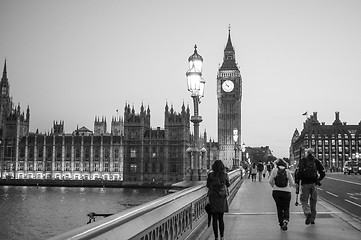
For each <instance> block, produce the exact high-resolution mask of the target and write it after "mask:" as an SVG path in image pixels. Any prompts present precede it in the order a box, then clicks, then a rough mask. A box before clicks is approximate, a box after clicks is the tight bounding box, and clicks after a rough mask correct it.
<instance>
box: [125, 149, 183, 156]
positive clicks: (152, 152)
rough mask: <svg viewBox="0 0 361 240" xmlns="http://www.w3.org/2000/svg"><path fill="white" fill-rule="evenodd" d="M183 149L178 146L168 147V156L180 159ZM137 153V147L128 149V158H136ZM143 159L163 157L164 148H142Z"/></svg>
mask: <svg viewBox="0 0 361 240" xmlns="http://www.w3.org/2000/svg"><path fill="white" fill-rule="evenodd" d="M183 151H184V150H183V147H179V146H170V147H169V155H170V156H172V158H174V157H181V156H183V154H184V152H183ZM137 153H138V148H137V147H130V155H128V157H131V158H136V157H137ZM144 157H146V158H149V157H152V158H155V157H164V147H145V148H144Z"/></svg>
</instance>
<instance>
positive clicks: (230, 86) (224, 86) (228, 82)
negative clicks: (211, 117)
mask: <svg viewBox="0 0 361 240" xmlns="http://www.w3.org/2000/svg"><path fill="white" fill-rule="evenodd" d="M233 88H234V84H233V82H232V81H231V80H226V81H224V82H223V83H222V89H223V91H225V92H231V91H232V90H233Z"/></svg>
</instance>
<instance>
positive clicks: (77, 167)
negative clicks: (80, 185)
mask: <svg viewBox="0 0 361 240" xmlns="http://www.w3.org/2000/svg"><path fill="white" fill-rule="evenodd" d="M25 169H27V170H28V171H44V170H45V171H52V170H53V171H95V172H97V171H101V169H102V171H103V172H110V170H111V168H110V165H109V163H103V165H101V164H100V163H94V164H93V166H90V164H89V163H83V166H82V165H81V164H80V162H76V163H75V164H74V166H73V167H72V166H71V163H70V162H65V164H64V165H63V164H62V162H55V164H54V169H52V163H49V162H47V163H46V164H45V166H44V164H43V163H38V164H36V166H34V163H33V162H23V161H20V162H18V165H17V170H19V171H24V170H25ZM119 169H120V166H119V163H114V166H113V171H115V172H119ZM4 170H14V169H13V165H12V164H11V163H6V164H5V166H4Z"/></svg>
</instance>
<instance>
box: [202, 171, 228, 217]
mask: <svg viewBox="0 0 361 240" xmlns="http://www.w3.org/2000/svg"><path fill="white" fill-rule="evenodd" d="M222 175H223V176H222V177H221V178H220V177H218V176H217V175H216V174H215V173H214V172H211V173H209V174H208V178H207V187H208V188H209V190H208V197H209V203H210V205H211V212H214V213H224V212H228V211H229V209H228V201H227V195H228V187H229V185H230V184H229V179H228V174H226V173H224V174H222Z"/></svg>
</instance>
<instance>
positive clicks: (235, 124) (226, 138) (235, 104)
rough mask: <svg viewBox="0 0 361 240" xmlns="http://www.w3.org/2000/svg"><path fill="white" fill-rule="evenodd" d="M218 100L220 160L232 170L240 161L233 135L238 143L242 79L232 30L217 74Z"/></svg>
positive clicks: (229, 32) (237, 143) (237, 144)
mask: <svg viewBox="0 0 361 240" xmlns="http://www.w3.org/2000/svg"><path fill="white" fill-rule="evenodd" d="M217 99H218V144H219V158H220V159H221V160H222V161H223V163H224V164H225V165H226V166H227V167H228V168H232V166H233V165H234V164H235V159H236V157H237V158H238V159H239V156H238V155H237V156H235V154H236V151H235V147H237V148H238V146H239V145H240V143H239V142H236V143H235V142H234V138H233V134H234V133H235V134H237V138H238V140H237V141H240V139H241V137H240V136H241V101H242V78H241V73H240V71H239V69H238V66H237V63H236V59H235V51H234V49H233V46H232V41H231V31H230V29H229V30H228V41H227V45H226V47H225V49H224V57H223V63H222V66H221V67H220V68H219V69H218V73H217ZM234 129H237V130H238V132H237V131H233V130H234ZM237 138H236V139H237ZM237 152H239V151H237Z"/></svg>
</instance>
